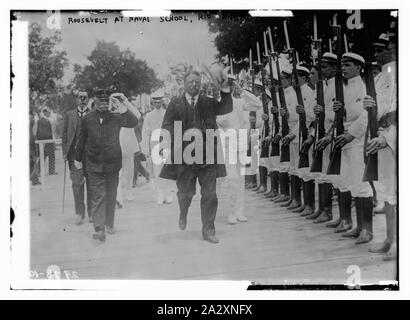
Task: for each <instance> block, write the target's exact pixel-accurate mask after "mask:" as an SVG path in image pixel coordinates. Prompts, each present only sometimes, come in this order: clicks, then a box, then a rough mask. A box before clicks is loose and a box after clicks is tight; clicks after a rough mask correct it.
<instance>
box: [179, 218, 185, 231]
mask: <svg viewBox="0 0 410 320" xmlns="http://www.w3.org/2000/svg"><path fill="white" fill-rule="evenodd" d="M179 228H180V229H181V230H185V229H186V217H181V216H180V217H179Z"/></svg>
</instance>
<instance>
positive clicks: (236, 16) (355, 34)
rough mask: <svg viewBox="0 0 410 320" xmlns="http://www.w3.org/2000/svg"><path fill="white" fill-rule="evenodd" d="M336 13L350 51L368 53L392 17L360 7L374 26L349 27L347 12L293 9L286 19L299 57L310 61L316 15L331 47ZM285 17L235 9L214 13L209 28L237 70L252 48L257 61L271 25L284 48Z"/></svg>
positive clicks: (325, 46) (276, 42) (364, 19)
mask: <svg viewBox="0 0 410 320" xmlns="http://www.w3.org/2000/svg"><path fill="white" fill-rule="evenodd" d="M335 13H337V14H338V16H337V18H338V24H341V25H342V28H343V32H344V33H346V34H347V37H348V41H349V43H350V50H351V51H354V52H356V53H359V54H362V55H365V53H366V52H367V51H368V49H369V40H370V41H375V40H377V37H378V36H379V34H380V33H382V32H386V31H387V29H388V28H389V25H390V22H391V20H392V17H391V16H390V10H361V19H362V22H363V23H364V24H365V25H370V26H371V28H367V31H365V30H364V29H360V30H357V29H354V30H348V29H347V27H346V20H347V18H348V17H349V16H350V13H347V11H341V10H339V11H336V10H333V11H330V10H316V11H313V10H309V11H308V10H293V15H294V16H293V17H290V18H286V20H287V26H288V32H289V41H290V45H291V47H293V48H295V49H296V51H297V52H298V54H299V57H300V60H301V61H305V62H307V63H310V62H311V38H312V37H313V15H314V14H316V15H317V18H318V37H319V38H321V39H322V40H323V42H322V43H323V51H328V50H329V42H328V39H329V38H333V35H332V28H331V27H330V22H331V21H332V18H333V15H334V14H335ZM283 20H284V18H278V17H275V18H273V17H270V18H252V17H250V16H249V15H248V13H247V12H245V11H242V12H234V13H233V14H232V16H226V15H225V16H224V14H223V12H222V13H219V14H214V15H213V18H211V19H209V20H208V26H209V30H210V32H212V33H216V37H215V46H216V48H217V50H218V51H219V54H218V57H219V58H222V57H223V56H225V55H229V56H231V57H232V58H233V59H234V62H236V63H234V71H235V73H238V72H239V70H240V69H241V68H243V67H246V65H247V64H248V62H247V60H245V59H246V58H248V57H249V49H250V48H252V51H253V60H256V42H259V46H260V48H261V54H262V50H263V31H264V30H266V29H267V27H268V26H269V27H270V28H271V30H272V31H273V33H274V34H273V42H274V47H275V50H278V51H282V50H283V49H284V48H285V44H286V42H285V36H284V32H283Z"/></svg>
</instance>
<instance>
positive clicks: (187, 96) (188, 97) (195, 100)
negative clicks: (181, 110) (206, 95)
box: [185, 93, 199, 105]
mask: <svg viewBox="0 0 410 320" xmlns="http://www.w3.org/2000/svg"><path fill="white" fill-rule="evenodd" d="M192 98H193V99H194V105H196V103H197V102H198V99H199V95H198V94H197V95H196V96H194V97H192V96H190V95H189V94H188V93H185V99H186V101H188V104H189V105H191V103H192Z"/></svg>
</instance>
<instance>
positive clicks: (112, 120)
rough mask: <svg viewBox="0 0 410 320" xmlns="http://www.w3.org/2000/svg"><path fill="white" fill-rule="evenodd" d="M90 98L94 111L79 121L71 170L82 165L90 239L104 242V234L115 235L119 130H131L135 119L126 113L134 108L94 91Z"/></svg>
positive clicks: (119, 96) (121, 98)
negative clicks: (90, 219)
mask: <svg viewBox="0 0 410 320" xmlns="http://www.w3.org/2000/svg"><path fill="white" fill-rule="evenodd" d="M94 96H95V100H94V103H95V108H94V110H92V111H91V112H90V113H89V114H87V115H86V116H85V117H84V119H82V121H81V126H80V133H79V136H78V142H77V147H76V150H75V160H74V166H75V167H76V168H77V169H80V168H82V167H83V163H84V166H85V167H86V170H87V176H88V181H89V184H90V191H91V213H92V217H93V222H94V230H95V233H94V234H93V238H94V239H96V240H100V241H105V231H107V233H109V234H114V233H115V229H114V213H115V202H116V198H117V187H118V172H119V171H120V169H121V167H122V153H121V146H120V139H119V136H120V130H121V128H122V127H126V128H133V127H135V126H136V125H137V123H138V119H137V117H136V116H135V115H134V114H133V113H132V112H131V111H130V109H133V108H134V107H133V106H132V105H131V103H130V102H129V101H128V99H127V98H126V97H125V96H124V95H123V94H114V95H113V96H112V97H110V92H108V91H107V90H104V89H103V90H100V89H96V90H94ZM110 100H111V103H110V102H109V101H110ZM110 104H111V106H110Z"/></svg>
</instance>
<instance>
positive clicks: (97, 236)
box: [93, 230, 105, 242]
mask: <svg viewBox="0 0 410 320" xmlns="http://www.w3.org/2000/svg"><path fill="white" fill-rule="evenodd" d="M93 239H94V240H100V241H101V242H104V241H105V232H104V231H102V230H101V231H97V232H96V233H94V234H93Z"/></svg>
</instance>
